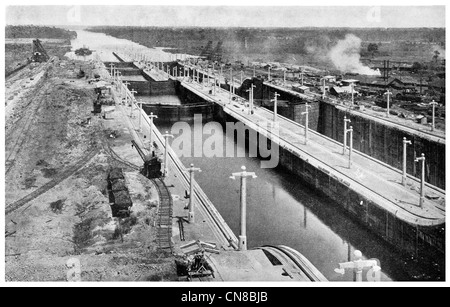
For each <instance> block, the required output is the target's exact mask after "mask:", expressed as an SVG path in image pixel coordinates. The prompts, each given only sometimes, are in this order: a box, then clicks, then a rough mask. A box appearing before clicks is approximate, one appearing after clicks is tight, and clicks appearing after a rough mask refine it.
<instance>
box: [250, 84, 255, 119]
mask: <svg viewBox="0 0 450 307" xmlns="http://www.w3.org/2000/svg"><path fill="white" fill-rule="evenodd" d="M255 87H256V85H254V84H252V85H250V88H251V89H252V91H251V94H252V99H251V100H250V114H253V112H254V111H253V104H254V102H255V99H254V98H255V96H254V92H253V89H254V88H255Z"/></svg>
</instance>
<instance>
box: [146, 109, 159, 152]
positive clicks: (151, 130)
mask: <svg viewBox="0 0 450 307" xmlns="http://www.w3.org/2000/svg"><path fill="white" fill-rule="evenodd" d="M147 117H148V118H149V119H150V147H149V149H150V152H151V151H152V148H153V118H158V115H153V112H150V115H147Z"/></svg>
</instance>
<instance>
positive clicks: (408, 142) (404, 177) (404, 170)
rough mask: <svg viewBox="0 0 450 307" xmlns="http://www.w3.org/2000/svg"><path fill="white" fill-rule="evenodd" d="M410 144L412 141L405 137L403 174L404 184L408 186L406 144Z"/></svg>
mask: <svg viewBox="0 0 450 307" xmlns="http://www.w3.org/2000/svg"><path fill="white" fill-rule="evenodd" d="M408 144H410V145H411V141H409V140H406V138H405V137H404V138H403V175H402V184H403V186H405V187H406V179H407V177H406V145H408Z"/></svg>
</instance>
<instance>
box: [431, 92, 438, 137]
mask: <svg viewBox="0 0 450 307" xmlns="http://www.w3.org/2000/svg"><path fill="white" fill-rule="evenodd" d="M430 104H431V105H432V107H433V109H432V110H433V111H432V117H431V131H434V121H435V108H436V105H437V104H438V103H437V102H436V101H434V100H433V101H432V102H430Z"/></svg>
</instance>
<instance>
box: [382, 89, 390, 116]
mask: <svg viewBox="0 0 450 307" xmlns="http://www.w3.org/2000/svg"><path fill="white" fill-rule="evenodd" d="M384 94H385V95H386V98H387V104H386V108H387V109H386V117H389V108H390V101H389V100H390V99H389V98H390V96H391V95H392V92H390V91H389V89H388V90H387V92H386V93H384Z"/></svg>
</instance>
